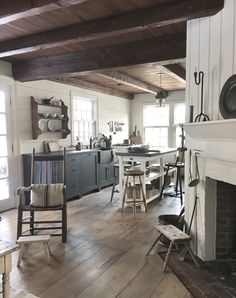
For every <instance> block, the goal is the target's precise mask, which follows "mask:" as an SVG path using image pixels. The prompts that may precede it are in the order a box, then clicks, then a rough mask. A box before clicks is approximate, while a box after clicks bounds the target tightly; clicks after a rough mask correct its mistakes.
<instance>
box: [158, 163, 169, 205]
mask: <svg viewBox="0 0 236 298" xmlns="http://www.w3.org/2000/svg"><path fill="white" fill-rule="evenodd" d="M168 174H169V166H167V170H166V174H165V176H164V181H163V184H162V187H161V193H160V197H159V198H160V200H161V199H162V196H163V192H164V188H165V184H166V180H167V177H168Z"/></svg>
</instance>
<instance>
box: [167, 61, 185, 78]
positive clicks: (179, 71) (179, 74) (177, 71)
mask: <svg viewBox="0 0 236 298" xmlns="http://www.w3.org/2000/svg"><path fill="white" fill-rule="evenodd" d="M164 67H165V68H166V69H168V70H169V71H170V72H172V73H173V74H174V75H175V77H176V78H177V79H180V80H182V81H186V70H185V69H184V68H183V67H182V66H181V65H179V64H168V65H165V66H164Z"/></svg>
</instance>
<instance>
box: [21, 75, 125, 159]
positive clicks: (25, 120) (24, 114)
mask: <svg viewBox="0 0 236 298" xmlns="http://www.w3.org/2000/svg"><path fill="white" fill-rule="evenodd" d="M16 88H17V91H16V94H17V103H18V113H19V115H18V117H19V125H18V129H19V131H18V134H19V136H20V153H21V154H22V153H28V152H31V151H32V148H33V147H35V148H36V151H38V152H40V151H43V141H44V140H58V142H59V144H60V145H62V146H69V145H71V135H69V136H68V137H67V139H60V134H57V133H55V134H54V133H44V134H41V135H40V136H39V137H38V139H37V140H32V128H31V126H32V123H31V101H30V96H34V98H35V99H36V100H40V99H42V98H48V97H51V96H54V99H55V100H59V99H62V100H63V101H64V103H65V104H66V105H68V106H69V109H68V114H69V117H70V119H71V116H70V112H71V111H70V102H71V93H72V92H73V94H76V93H78V94H82V95H85V96H86V94H88V95H92V96H95V97H96V98H97V104H98V105H97V107H98V131H99V132H101V133H104V134H105V135H109V134H110V133H109V130H108V125H107V122H108V121H123V122H124V123H125V125H124V127H123V128H124V129H123V132H119V133H117V134H116V135H113V142H114V143H117V142H122V141H123V139H125V138H127V137H128V132H129V115H130V101H129V100H126V99H123V98H119V97H115V96H109V95H106V94H102V93H98V92H93V91H88V90H85V89H81V88H76V87H73V86H68V85H64V84H60V83H56V82H51V81H46V80H45V81H36V82H27V83H20V82H17V83H16ZM70 126H71V125H70Z"/></svg>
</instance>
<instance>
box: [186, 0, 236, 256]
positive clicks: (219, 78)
mask: <svg viewBox="0 0 236 298" xmlns="http://www.w3.org/2000/svg"><path fill="white" fill-rule="evenodd" d="M235 26H236V1H235V0H225V5H224V8H223V10H221V11H220V12H219V13H217V14H216V15H215V16H211V17H207V18H201V19H197V20H192V21H189V22H188V24H187V57H186V78H187V81H186V103H187V107H188V106H189V105H194V107H195V115H194V117H196V115H197V114H198V113H200V91H201V89H200V86H196V84H195V82H194V71H201V70H202V71H203V72H204V74H205V76H204V108H203V112H204V113H206V114H207V115H209V117H210V119H211V120H222V116H221V114H220V111H219V98H220V93H221V90H222V88H223V86H224V84H225V82H226V81H227V79H228V78H229V77H230V76H231V75H233V74H235V73H236V28H235ZM187 111H189V110H188V109H187ZM188 117H189V116H187V119H189V118H188ZM186 144H187V147H188V149H190V148H197V149H201V150H202V151H203V153H204V152H213V151H214V150H216V151H218V152H220V154H219V153H218V155H219V158H220V157H221V156H222V155H223V156H227V155H228V156H230V155H231V154H233V149H232V148H234V147H232V146H231V145H227V143H221V142H220V140H219V142H217V141H216V142H209V143H208V144H206V143H204V142H201V141H199V140H197V139H196V140H194V139H191V138H190V137H188V135H187V137H186ZM211 147H212V148H213V147H214V150H213V151H212V149H211ZM187 156H188V155H187ZM188 162H189V158H186V160H185V174H186V177H188V175H189V173H188V166H189V165H188ZM207 164H209V163H207V162H206V160H205V159H204V158H200V159H199V168H200V177H201V183H200V184H199V185H198V187H197V188H194V189H193V188H192V189H190V188H188V185H187V184H188V181H187V179H186V181H185V182H186V183H185V207H186V209H185V210H186V220H187V222H189V220H190V217H191V214H192V210H193V204H194V197H195V196H196V195H197V196H198V197H199V198H200V199H199V200H198V204H197V212H196V218H195V220H194V222H193V226H192V234H193V235H194V236H193V248H194V249H195V252H196V253H197V255H198V256H199V257H200V258H202V259H203V260H212V259H214V253H215V252H214V244H212V243H213V241H214V239H213V238H214V235H213V236H212V237H213V238H212V239H213V240H212V239H211V241H212V243H210V240H209V239H210V238H211V237H209V235H210V234H214V232H215V230H214V229H213V230H212V227H213V226H212V225H211V223H210V221H213V220H214V219H215V217H214V216H216V214H215V207H214V206H213V203H212V202H211V198H210V197H209V195H208V193H207V185H206V177H205V176H206V174H205V173H206V168H207V167H208V166H207ZM213 165H214V166H216V161H215V162H214V163H213ZM228 170H229V169H228V168H227V167H225V171H228ZM222 173H223V172H218V174H221V175H223V174H222ZM208 176H209V175H208ZM216 179H217V178H216ZM219 180H222V179H219ZM223 181H224V180H223ZM209 204H211V206H210V208H209ZM209 230H211V232H209Z"/></svg>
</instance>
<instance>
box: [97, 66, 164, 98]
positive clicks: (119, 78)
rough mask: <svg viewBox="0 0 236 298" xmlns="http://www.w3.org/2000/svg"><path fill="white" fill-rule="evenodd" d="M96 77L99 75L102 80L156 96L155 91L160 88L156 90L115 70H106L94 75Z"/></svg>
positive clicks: (154, 87)
mask: <svg viewBox="0 0 236 298" xmlns="http://www.w3.org/2000/svg"><path fill="white" fill-rule="evenodd" d="M96 75H99V76H101V77H103V78H108V79H112V80H114V81H115V82H118V83H122V84H124V85H128V86H131V87H133V88H136V89H139V90H142V91H145V92H148V93H153V94H156V93H157V91H158V90H160V88H157V87H156V86H153V85H151V84H148V83H146V82H143V81H140V80H138V79H136V78H134V77H132V76H129V75H127V74H123V73H121V72H119V71H116V70H108V71H105V72H102V73H96Z"/></svg>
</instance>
